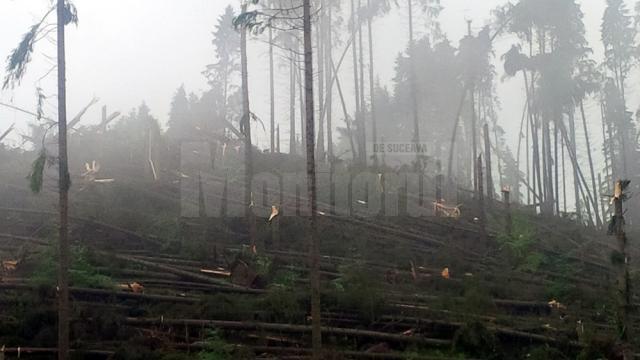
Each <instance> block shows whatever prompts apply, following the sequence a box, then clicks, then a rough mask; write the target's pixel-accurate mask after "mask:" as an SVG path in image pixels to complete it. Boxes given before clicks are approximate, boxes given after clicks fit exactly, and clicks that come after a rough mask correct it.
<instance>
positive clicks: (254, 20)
mask: <svg viewBox="0 0 640 360" xmlns="http://www.w3.org/2000/svg"><path fill="white" fill-rule="evenodd" d="M251 2H252V3H253V4H258V2H259V1H258V0H251ZM247 5H248V4H247V3H246V2H243V7H242V12H241V13H240V15H238V17H236V18H235V19H234V25H235V26H236V27H240V28H241V29H242V34H243V37H246V31H247V29H251V30H253V31H254V32H261V31H264V30H265V29H266V28H268V27H270V26H272V24H273V23H274V22H276V21H279V20H280V21H282V20H283V19H286V21H291V20H292V14H296V11H295V7H292V8H290V9H287V8H283V9H276V10H273V11H268V12H266V13H265V12H264V9H263V11H262V12H261V11H259V10H251V11H249V10H248V6H247ZM302 10H303V14H302V31H303V44H302V45H303V49H304V109H305V119H306V124H305V130H306V131H305V138H306V139H305V140H306V141H305V149H306V154H307V196H308V201H309V210H310V214H309V220H310V222H309V231H308V233H307V236H308V243H309V263H310V268H311V271H310V292H311V318H312V320H311V321H312V326H311V327H312V331H311V333H312V334H311V338H312V346H313V358H314V359H320V358H321V353H322V334H321V331H322V328H321V319H320V315H321V313H320V306H321V302H320V300H321V299H320V242H319V239H318V236H317V234H316V217H317V192H316V162H315V151H316V148H315V120H314V119H315V110H314V95H313V94H314V87H313V76H314V74H313V43H312V39H313V38H312V34H311V29H312V21H311V13H312V9H311V0H302ZM295 28H296V27H294V29H295ZM298 28H299V27H298ZM245 39H246V38H245ZM245 41H246V40H243V44H244V43H245ZM244 48H245V46H244V45H243V46H242V49H243V51H242V54H243V55H242V64H243V65H242V70H243V71H242V73H243V85H245V84H246V79H245V78H246V77H247V68H246V51H245V50H244ZM243 93H244V95H243V97H245V101H244V102H245V103H246V106H247V108H246V109H245V110H246V111H247V113H245V115H246V116H248V115H250V114H249V113H248V105H249V104H248V91H246V89H244V90H243Z"/></svg>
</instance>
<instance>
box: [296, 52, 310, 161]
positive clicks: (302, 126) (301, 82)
mask: <svg viewBox="0 0 640 360" xmlns="http://www.w3.org/2000/svg"><path fill="white" fill-rule="evenodd" d="M298 48H299V46H298ZM296 57H297V59H298V64H301V63H302V61H300V57H299V56H298V55H296ZM297 74H298V90H299V92H300V96H299V102H300V142H301V146H302V148H301V149H300V151H301V152H302V154H304V152H305V151H306V148H307V141H306V136H305V135H304V129H305V123H306V122H307V114H306V108H305V97H304V78H303V75H302V68H301V67H300V66H298V67H297Z"/></svg>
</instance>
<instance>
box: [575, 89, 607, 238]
mask: <svg viewBox="0 0 640 360" xmlns="http://www.w3.org/2000/svg"><path fill="white" fill-rule="evenodd" d="M580 114H581V115H582V126H583V127H584V139H585V141H586V143H587V156H588V157H589V170H590V172H591V186H592V189H593V190H592V191H593V196H594V197H595V198H596V199H597V198H598V187H597V186H596V173H595V170H594V167H593V156H592V154H591V141H590V139H589V127H588V126H587V116H586V114H585V111H584V103H583V101H582V100H580ZM595 213H596V223H597V225H598V227H602V220H601V218H600V210H599V209H598V207H597V206H595Z"/></svg>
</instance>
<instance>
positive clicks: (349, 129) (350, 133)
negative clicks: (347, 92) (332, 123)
mask: <svg viewBox="0 0 640 360" xmlns="http://www.w3.org/2000/svg"><path fill="white" fill-rule="evenodd" d="M331 66H332V68H333V71H334V72H336V68H335V66H334V65H333V61H332V62H331ZM335 79H336V87H337V88H338V95H340V103H341V104H342V112H343V114H344V122H345V124H346V126H347V134H348V136H349V145H350V146H351V155H352V156H353V162H354V163H356V162H357V159H358V152H357V150H356V144H355V143H354V141H353V128H352V127H351V121H350V119H349V112H348V111H347V105H346V103H345V99H344V94H343V92H342V86H341V85H340V78H339V77H338V73H337V72H336V74H335Z"/></svg>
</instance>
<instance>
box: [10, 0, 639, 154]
mask: <svg viewBox="0 0 640 360" xmlns="http://www.w3.org/2000/svg"><path fill="white" fill-rule="evenodd" d="M441 1H442V5H443V6H444V9H445V10H444V12H443V13H442V16H441V18H440V20H441V23H442V27H443V30H444V31H445V32H446V34H447V37H448V38H449V39H450V40H451V41H452V42H453V43H454V44H457V41H458V40H459V39H460V38H461V37H462V36H463V35H464V33H465V32H466V23H465V19H472V20H473V21H474V22H473V24H474V29H475V30H476V31H477V30H479V29H480V28H481V26H482V25H484V24H485V23H486V22H487V21H489V19H490V13H491V10H492V9H493V8H495V7H496V6H497V5H500V4H503V3H505V1H506V0H505V1H503V0H441ZM579 2H581V3H582V5H583V11H584V12H585V23H586V26H587V30H588V34H587V35H588V38H589V41H590V42H591V46H592V47H594V48H595V50H596V55H597V56H599V54H600V53H601V51H600V50H599V45H598V44H599V38H600V33H599V27H600V18H601V16H602V12H603V10H604V4H605V0H582V1H579ZM74 3H75V4H76V6H77V9H78V14H79V18H80V22H79V25H78V27H77V28H76V27H75V26H69V27H68V28H67V29H68V30H67V34H68V37H67V66H68V69H67V71H68V73H67V78H68V86H67V89H68V108H69V113H70V115H73V114H75V113H76V112H77V111H79V109H81V108H82V107H83V106H84V105H85V104H86V103H87V102H89V100H91V98H92V97H93V96H97V97H99V98H100V104H99V105H98V106H95V107H94V108H93V109H91V111H90V112H89V113H88V114H87V115H86V118H85V121H86V122H95V121H98V120H99V116H100V115H99V113H100V107H101V106H102V105H103V104H106V105H107V106H108V109H109V111H110V112H111V111H116V110H119V111H122V112H128V111H129V110H130V109H132V108H134V107H136V106H138V105H139V104H140V103H141V102H142V101H145V102H146V103H147V105H149V107H150V108H151V111H152V113H153V115H155V116H156V117H157V118H159V119H160V120H161V121H162V122H165V121H166V120H167V117H168V112H169V106H170V101H171V98H172V96H173V94H174V92H175V90H176V88H177V87H178V86H180V85H181V84H184V85H185V87H186V88H187V91H193V92H200V91H202V90H203V89H205V88H206V82H205V80H204V78H203V76H202V74H201V72H202V71H203V70H204V68H205V66H206V65H207V64H210V63H212V62H213V56H214V55H213V54H214V49H213V46H212V45H211V38H212V35H211V32H212V31H213V28H214V25H215V24H216V20H217V18H218V17H219V16H220V15H221V14H222V12H223V10H224V8H225V7H226V6H227V5H228V4H230V3H231V4H234V5H236V4H237V3H238V1H227V0H75V1H74ZM400 3H403V1H401V2H400ZM49 4H50V0H0V19H1V21H0V60H2V61H4V59H5V58H6V56H7V55H8V54H9V53H10V51H11V50H12V49H13V48H14V47H15V46H16V44H17V43H18V41H19V40H20V38H21V36H22V35H23V33H24V32H26V30H27V29H28V28H29V26H31V25H32V24H33V23H34V22H35V21H37V19H39V18H40V17H41V16H42V14H43V13H44V12H45V11H46V9H47V8H48V6H50V5H49ZM405 14H406V9H405V8H400V9H398V10H396V11H395V12H394V13H393V14H392V15H391V16H389V17H387V18H385V19H383V20H379V21H378V22H377V23H376V27H375V29H374V31H375V36H376V37H377V39H376V42H375V45H376V48H375V57H376V72H377V75H378V77H379V78H380V79H381V81H382V82H383V83H387V84H390V82H391V78H392V76H393V69H394V62H395V59H396V57H397V54H398V53H399V52H401V51H402V50H403V49H404V48H405V46H406V38H407V35H406V33H407V26H408V21H407V20H406V16H405ZM417 28H418V29H424V28H425V26H424V24H420V20H418V25H417ZM423 32H424V31H423ZM53 35H54V34H53ZM512 42H513V39H509V38H502V39H500V40H499V41H498V43H497V49H496V54H497V58H498V59H499V56H500V55H501V54H502V53H504V52H505V49H508V47H509V46H510V45H511V43H512ZM53 46H54V45H53V44H52V43H48V42H46V41H45V42H42V43H40V44H38V47H37V51H36V53H35V54H34V60H33V63H32V64H31V66H30V67H29V69H28V75H27V76H26V78H25V79H24V80H23V82H22V84H21V86H19V87H17V88H16V89H14V90H5V91H2V92H1V93H0V101H2V102H9V103H13V104H15V105H17V106H20V107H24V108H27V109H32V110H33V109H35V107H36V96H35V88H36V86H41V87H42V88H43V89H44V91H45V93H46V94H48V95H55V72H54V73H52V74H51V75H49V76H48V77H45V78H44V79H43V80H39V78H41V77H42V76H43V75H45V74H46V73H47V71H48V70H49V69H50V68H51V66H52V64H53V63H54V61H55V58H54V56H55V49H54V47H53ZM265 55H266V49H265V47H264V45H263V44H262V43H261V42H260V41H255V40H254V41H252V42H251V43H250V65H249V66H250V73H251V79H250V82H251V100H252V108H253V110H254V112H256V113H257V114H258V115H259V116H262V117H264V118H267V117H268V113H269V112H268V108H269V105H268V104H269V100H268V71H267V67H266V66H267V64H266V61H265ZM3 65H4V64H3ZM345 66H346V68H345V69H344V70H345V76H347V75H346V74H348V73H349V72H348V70H349V69H348V66H347V65H345ZM3 67H4V66H3ZM497 68H498V70H499V77H501V76H502V70H501V69H502V68H501V66H499V65H498V66H497ZM0 74H2V78H4V72H3V70H1V69H0ZM287 75H288V73H287V74H283V76H284V77H281V78H279V79H278V80H277V81H278V84H279V85H281V86H279V87H278V88H279V89H280V88H281V89H282V90H281V91H282V92H283V94H288V92H287V90H286V89H287V86H288V80H287V78H286V76H287ZM279 89H278V91H280V90H279ZM347 90H348V89H347ZM522 94H523V93H522V84H520V82H519V81H517V80H511V81H508V82H506V83H501V84H500V85H499V95H500V96H501V101H502V111H501V113H500V123H501V124H502V125H503V127H505V128H506V129H507V130H508V132H509V133H510V137H509V140H510V144H511V145H512V146H515V142H516V140H515V139H517V136H516V135H517V127H518V124H519V121H520V120H519V119H520V117H521V112H522V105H523V100H522V97H523V95H522ZM633 95H634V92H631V95H630V97H632V96H633ZM452 96H455V95H452ZM287 97H288V95H287V96H281V97H279V99H278V103H277V107H278V111H281V112H280V113H281V114H282V115H281V117H282V121H283V123H285V124H286V123H287V121H288V120H287V119H288V116H287V115H286V112H287V111H288V110H287V109H288V106H287V101H288V99H287ZM45 110H46V111H47V114H48V115H49V116H51V117H55V96H53V97H51V99H49V104H48V105H47V106H46V108H45ZM590 110H593V111H590ZM595 110H596V107H595V105H588V111H589V112H590V116H592V117H595V116H596V115H598V112H597V111H595ZM596 119H597V118H594V123H595V120H596ZM28 120H29V117H28V116H24V115H22V114H20V113H19V112H16V111H14V110H9V109H6V108H3V107H0V132H1V131H3V129H4V128H6V127H7V126H9V125H10V124H11V123H14V122H15V123H17V124H18V125H20V126H21V127H22V126H23V125H24V124H25V123H26V122H27V121H28ZM284 127H286V125H285V126H284ZM594 129H597V128H594ZM259 131H262V130H261V129H260V130H259ZM595 133H596V134H597V132H595ZM282 137H283V139H286V138H287V137H286V136H284V135H283V136H282ZM261 138H262V139H266V137H262V136H261ZM596 140H597V139H596ZM14 144H17V142H14ZM259 145H262V146H265V145H266V141H265V140H262V141H259ZM285 148H286V147H285Z"/></svg>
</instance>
